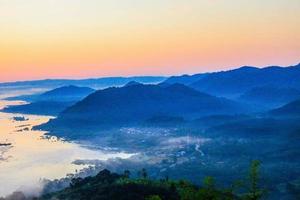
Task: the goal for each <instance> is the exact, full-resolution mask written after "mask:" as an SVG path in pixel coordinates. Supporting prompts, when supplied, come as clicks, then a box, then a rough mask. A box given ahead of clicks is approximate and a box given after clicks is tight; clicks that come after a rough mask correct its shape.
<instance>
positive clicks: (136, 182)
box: [37, 161, 265, 200]
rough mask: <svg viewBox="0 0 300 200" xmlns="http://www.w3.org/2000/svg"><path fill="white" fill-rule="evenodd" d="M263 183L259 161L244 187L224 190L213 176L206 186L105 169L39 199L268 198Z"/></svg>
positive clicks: (237, 199)
mask: <svg viewBox="0 0 300 200" xmlns="http://www.w3.org/2000/svg"><path fill="white" fill-rule="evenodd" d="M242 181H243V180H242ZM242 181H240V182H242ZM260 182H261V181H260V177H259V162H258V161H253V162H252V163H251V172H250V173H249V180H247V181H243V186H242V187H241V186H234V187H232V188H225V189H224V188H218V186H217V184H216V183H215V182H214V178H212V177H206V178H205V179H204V181H203V185H202V186H201V187H199V186H197V185H194V184H192V183H190V182H188V181H186V180H180V181H177V180H170V179H169V178H163V179H160V180H153V179H150V178H148V173H147V171H146V170H145V169H142V170H141V171H140V177H139V178H136V179H133V178H130V171H128V170H125V171H124V174H123V175H120V174H117V173H111V172H110V171H108V170H102V171H100V172H99V173H98V174H97V175H96V176H89V177H86V178H73V179H72V180H71V183H70V186H69V187H67V188H65V189H63V190H60V191H57V192H53V193H49V194H45V195H43V196H42V197H40V198H37V199H40V200H47V199H72V200H93V199H95V200H96V199H97V200H114V199H116V200H117V199H120V200H210V199H224V200H225V199H231V200H243V199H249V200H252V199H253V200H254V199H255V200H259V199H262V198H263V197H265V191H264V190H263V189H261V186H260V185H258V184H260ZM240 185H242V184H240ZM48 187H49V185H48ZM243 187H244V188H246V189H244V188H243ZM46 189H47V188H46ZM240 189H243V192H242V193H241V192H237V190H240Z"/></svg>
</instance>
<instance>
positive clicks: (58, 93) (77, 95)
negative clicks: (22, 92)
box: [37, 85, 95, 101]
mask: <svg viewBox="0 0 300 200" xmlns="http://www.w3.org/2000/svg"><path fill="white" fill-rule="evenodd" d="M94 91H95V90H94V89H92V88H89V87H77V86H74V85H70V86H64V87H60V88H56V89H53V90H50V91H47V92H45V93H43V94H41V95H39V97H38V98H37V100H38V101H78V100H80V99H82V98H84V97H86V96H88V95H89V94H91V93H93V92H94Z"/></svg>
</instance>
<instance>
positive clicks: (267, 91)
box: [238, 86, 300, 108]
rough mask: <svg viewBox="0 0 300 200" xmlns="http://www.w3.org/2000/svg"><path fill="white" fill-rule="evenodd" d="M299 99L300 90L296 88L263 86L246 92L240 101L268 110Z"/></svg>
mask: <svg viewBox="0 0 300 200" xmlns="http://www.w3.org/2000/svg"><path fill="white" fill-rule="evenodd" d="M299 98H300V90H296V89H294V88H277V87H272V86H262V87H255V88H252V89H251V90H249V91H247V92H245V93H244V94H242V95H241V96H240V97H239V98H238V100H240V101H243V102H247V103H252V104H256V105H259V106H264V107H266V108H275V107H279V106H282V105H284V104H286V103H288V102H291V101H293V100H296V99H299Z"/></svg>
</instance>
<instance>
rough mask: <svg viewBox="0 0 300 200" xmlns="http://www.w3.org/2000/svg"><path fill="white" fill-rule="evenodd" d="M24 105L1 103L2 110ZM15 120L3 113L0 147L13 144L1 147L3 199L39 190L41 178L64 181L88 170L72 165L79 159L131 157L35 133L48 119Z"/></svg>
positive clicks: (0, 161) (1, 188)
mask: <svg viewBox="0 0 300 200" xmlns="http://www.w3.org/2000/svg"><path fill="white" fill-rule="evenodd" d="M21 103H24V102H10V101H2V100H0V109H1V108H3V107H4V106H7V105H8V104H10V105H12V104H21ZM14 116H18V115H16V114H7V113H1V112H0V143H11V145H8V146H0V184H1V187H0V196H4V195H7V194H9V193H11V192H13V191H15V190H22V191H25V192H26V191H32V190H39V189H40V179H41V178H47V179H55V178H61V177H64V176H65V175H66V174H68V173H74V172H75V171H76V170H80V169H82V168H84V167H86V166H82V165H81V166H80V165H74V164H72V162H73V161H74V160H77V159H99V160H106V159H109V158H114V157H121V158H128V157H130V156H131V155H129V154H126V153H118V152H110V153H107V152H102V151H98V150H97V151H96V150H91V149H86V148H83V147H81V146H80V145H79V144H75V143H70V142H64V141H61V140H57V139H56V138H53V137H51V138H50V139H49V138H45V137H43V135H44V134H45V132H42V131H32V130H31V128H32V126H34V125H38V124H41V123H44V122H46V121H48V120H49V118H50V117H48V116H35V115H22V116H24V117H25V118H26V120H25V121H15V120H13V117H14ZM29 185H30V186H29Z"/></svg>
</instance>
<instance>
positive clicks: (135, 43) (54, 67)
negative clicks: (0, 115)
mask: <svg viewBox="0 0 300 200" xmlns="http://www.w3.org/2000/svg"><path fill="white" fill-rule="evenodd" d="M299 10H300V1H299V0H0V70H1V73H0V81H13V80H28V79H41V78H54V77H55V78H84V77H99V76H120V75H124V76H130V75H170V74H181V73H196V72H204V71H214V70H220V69H228V68H233V67H237V66H242V65H255V66H264V65H293V64H296V63H298V62H300V12H299Z"/></svg>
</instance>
